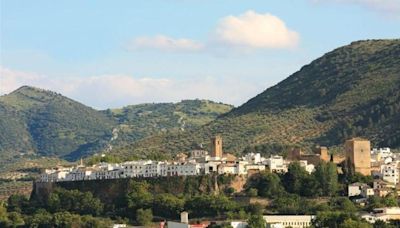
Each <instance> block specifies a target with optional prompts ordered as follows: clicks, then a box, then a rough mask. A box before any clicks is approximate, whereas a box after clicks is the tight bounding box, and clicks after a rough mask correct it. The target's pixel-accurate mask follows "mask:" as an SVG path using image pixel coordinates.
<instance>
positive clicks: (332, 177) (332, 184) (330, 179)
mask: <svg viewBox="0 0 400 228" xmlns="http://www.w3.org/2000/svg"><path fill="white" fill-rule="evenodd" d="M314 176H315V179H316V180H317V181H318V183H319V186H320V187H319V188H320V189H321V193H322V195H326V196H334V195H335V194H336V192H337V190H338V187H339V184H338V175H337V167H336V165H335V164H334V163H333V162H329V163H325V162H321V163H320V164H319V165H318V166H317V167H316V169H315V172H314Z"/></svg>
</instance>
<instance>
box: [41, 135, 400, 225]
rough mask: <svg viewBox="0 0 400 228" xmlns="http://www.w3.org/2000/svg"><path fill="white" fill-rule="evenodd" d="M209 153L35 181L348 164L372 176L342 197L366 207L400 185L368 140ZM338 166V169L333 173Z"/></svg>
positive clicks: (295, 221)
mask: <svg viewBox="0 0 400 228" xmlns="http://www.w3.org/2000/svg"><path fill="white" fill-rule="evenodd" d="M211 145H212V146H211V153H209V152H208V151H206V150H192V151H190V153H189V155H186V154H184V153H180V154H177V156H176V159H175V160H174V161H152V160H142V161H127V162H123V163H117V164H110V163H104V162H103V163H99V164H95V165H92V166H84V165H83V162H82V161H81V164H80V165H78V166H76V167H57V168H54V169H46V170H45V172H44V173H42V174H41V175H40V178H39V179H38V182H64V181H89V180H105V179H119V178H152V177H168V176H195V175H207V174H217V175H225V174H229V175H241V176H246V177H249V176H251V175H253V174H255V173H259V172H262V171H269V172H272V173H278V174H284V173H286V172H288V167H289V165H290V164H291V163H292V162H298V163H299V164H300V166H301V167H303V168H304V169H305V170H306V171H307V172H308V173H312V172H314V170H315V167H316V166H317V165H318V164H319V163H321V162H333V163H335V164H337V165H342V166H343V164H348V165H350V166H351V167H352V168H353V169H354V171H355V172H357V173H360V174H362V175H365V176H370V175H371V176H372V177H373V178H374V179H373V180H374V181H373V186H370V185H368V184H366V183H358V182H356V183H351V184H349V185H348V186H347V196H348V197H349V198H350V199H351V200H352V201H353V202H354V203H356V204H359V205H365V203H366V202H367V200H368V198H369V197H372V196H378V197H385V196H386V195H388V194H391V193H396V194H397V189H398V188H397V186H398V184H399V163H400V157H399V156H398V155H397V154H395V153H392V152H391V150H390V148H373V149H371V143H370V141H369V140H366V139H362V138H353V139H350V140H347V141H346V142H345V144H344V148H345V149H344V150H345V153H344V154H340V155H336V154H335V155H333V154H330V153H329V151H328V148H327V147H318V148H317V150H316V153H315V154H305V153H303V152H302V151H301V150H300V149H293V150H292V151H290V152H289V153H288V155H287V157H286V158H284V157H283V156H279V155H273V156H271V157H269V158H265V157H262V156H261V155H260V154H259V153H249V154H245V155H244V156H242V157H240V158H237V157H235V156H234V155H232V154H229V153H224V152H223V148H222V137H221V136H215V137H213V138H212V139H211ZM342 168H343V167H340V166H338V172H339V173H340V172H343V171H342ZM187 216H188V215H187V213H186V212H184V213H183V214H182V220H181V221H180V222H172V221H171V222H168V227H198V226H195V225H193V224H192V225H190V224H189V222H188V221H189V220H188V218H187ZM359 216H360V217H361V218H363V219H365V220H366V221H368V222H370V223H375V222H376V221H378V220H382V221H389V220H393V219H400V208H398V207H386V208H375V209H374V210H373V212H371V213H363V214H360V215H359ZM264 217H265V218H264V219H265V221H266V223H267V224H270V225H271V224H272V225H275V226H270V227H286V226H291V227H307V226H309V225H310V224H311V222H312V219H313V218H315V215H290V216H289V215H266V216H264ZM231 226H232V227H238V228H240V227H245V226H246V222H245V221H234V222H232V223H231Z"/></svg>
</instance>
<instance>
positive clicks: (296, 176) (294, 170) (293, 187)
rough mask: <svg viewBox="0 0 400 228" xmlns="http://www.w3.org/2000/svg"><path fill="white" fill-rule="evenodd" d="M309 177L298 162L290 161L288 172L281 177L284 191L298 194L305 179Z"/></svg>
mask: <svg viewBox="0 0 400 228" xmlns="http://www.w3.org/2000/svg"><path fill="white" fill-rule="evenodd" d="M308 177H309V174H308V173H307V171H306V170H305V169H304V168H303V167H301V166H300V163H299V162H292V163H290V165H289V167H288V172H287V173H285V175H284V177H283V185H284V186H285V189H286V191H288V192H290V193H295V194H300V193H301V192H302V190H303V189H302V188H303V185H304V183H305V180H306V179H307V178H308Z"/></svg>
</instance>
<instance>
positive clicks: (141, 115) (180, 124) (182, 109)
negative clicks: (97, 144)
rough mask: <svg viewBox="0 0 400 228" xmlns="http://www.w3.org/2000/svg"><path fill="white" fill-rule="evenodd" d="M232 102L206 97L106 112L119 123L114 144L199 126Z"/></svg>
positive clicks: (124, 143)
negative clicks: (215, 100)
mask: <svg viewBox="0 0 400 228" xmlns="http://www.w3.org/2000/svg"><path fill="white" fill-rule="evenodd" d="M232 108H233V106H231V105H226V104H222V103H216V102H212V101H207V100H184V101H181V102H178V103H153V104H140V105H130V106H127V107H124V108H122V109H113V110H106V111H104V113H105V114H106V115H107V116H109V117H110V118H112V119H113V120H114V121H115V122H117V123H118V127H116V129H115V131H114V136H115V137H114V140H113V142H112V145H118V146H121V145H126V144H130V143H132V142H133V141H137V140H140V139H143V138H146V137H149V136H152V135H158V134H162V133H166V134H171V133H175V132H180V131H188V130H192V129H197V128H198V127H201V126H203V125H205V124H207V123H209V122H211V121H213V120H215V119H216V118H217V117H218V116H219V115H221V114H223V113H226V112H229V111H230V110H231V109H232Z"/></svg>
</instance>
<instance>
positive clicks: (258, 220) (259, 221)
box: [247, 215, 267, 228]
mask: <svg viewBox="0 0 400 228" xmlns="http://www.w3.org/2000/svg"><path fill="white" fill-rule="evenodd" d="M247 227H248V228H266V227H267V226H266V224H265V220H264V218H263V217H262V215H251V216H250V218H249V219H248V220H247Z"/></svg>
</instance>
